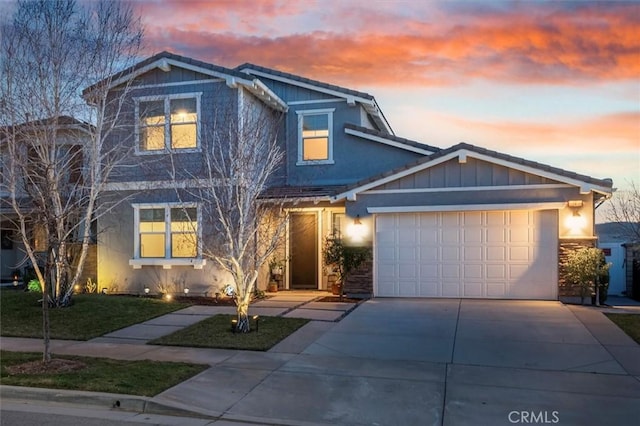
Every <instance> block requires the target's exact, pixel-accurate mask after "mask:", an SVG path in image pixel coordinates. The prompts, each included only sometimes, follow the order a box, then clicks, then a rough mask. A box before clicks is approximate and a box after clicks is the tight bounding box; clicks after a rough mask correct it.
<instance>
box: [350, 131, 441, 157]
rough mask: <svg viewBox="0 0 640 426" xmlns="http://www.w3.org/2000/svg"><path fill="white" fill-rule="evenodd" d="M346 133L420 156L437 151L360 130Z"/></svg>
mask: <svg viewBox="0 0 640 426" xmlns="http://www.w3.org/2000/svg"><path fill="white" fill-rule="evenodd" d="M344 132H345V133H346V134H348V135H352V136H357V137H359V138H362V139H368V140H370V141H374V142H379V143H383V144H385V145H390V146H393V147H395V148H401V149H404V150H406V151H411V152H416V153H418V154H423V155H431V154H434V153H435V151H429V150H426V149H422V148H418V147H414V146H410V145H405V144H403V143H401V142H396V141H394V140H391V139H387V138H383V137H380V136H375V135H370V134H368V133H365V132H361V131H359V130H353V129H348V128H347V129H344Z"/></svg>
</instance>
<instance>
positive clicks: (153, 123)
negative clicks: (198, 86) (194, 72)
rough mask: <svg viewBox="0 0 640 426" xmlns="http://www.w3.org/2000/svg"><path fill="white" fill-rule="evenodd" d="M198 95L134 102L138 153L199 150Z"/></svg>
mask: <svg viewBox="0 0 640 426" xmlns="http://www.w3.org/2000/svg"><path fill="white" fill-rule="evenodd" d="M199 111H200V93H196V94H180V95H171V96H154V97H145V98H137V99H136V115H137V117H138V121H137V123H138V125H137V133H136V135H137V138H138V145H137V146H138V152H141V153H153V152H165V151H168V150H182V149H197V148H198V147H199V141H198V139H199V138H198V135H199V121H198V116H199V115H200V113H199Z"/></svg>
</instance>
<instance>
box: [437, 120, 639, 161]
mask: <svg viewBox="0 0 640 426" xmlns="http://www.w3.org/2000/svg"><path fill="white" fill-rule="evenodd" d="M448 120H449V122H450V123H452V124H453V125H455V126H456V127H458V128H461V129H465V133H467V134H470V135H473V134H475V135H483V136H482V138H483V139H484V140H483V141H482V142H473V141H470V142H471V143H478V144H483V145H486V146H491V145H494V146H495V144H501V145H503V146H510V147H512V148H513V149H517V150H519V151H521V152H523V151H527V152H545V151H547V152H548V151H553V152H556V153H582V154H585V153H588V154H594V153H599V152H603V151H607V152H608V153H616V152H617V153H625V152H626V153H629V152H636V153H640V124H639V123H640V112H637V111H634V112H621V113H615V114H606V115H600V116H595V117H591V118H585V119H581V120H570V121H562V122H558V121H556V122H554V121H552V120H551V119H550V120H549V121H548V122H544V123H541V122H526V121H505V120H502V121H499V122H498V121H495V122H491V121H477V120H469V119H464V118H460V117H449V119H448Z"/></svg>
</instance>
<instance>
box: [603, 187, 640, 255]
mask: <svg viewBox="0 0 640 426" xmlns="http://www.w3.org/2000/svg"><path fill="white" fill-rule="evenodd" d="M606 208H607V212H606V218H607V220H608V221H609V222H616V223H617V224H618V226H619V230H620V231H621V233H623V235H624V236H625V237H626V238H627V240H628V242H633V243H637V242H640V185H638V184H637V183H636V182H633V181H631V182H629V189H626V190H623V191H616V192H615V193H614V194H613V197H612V198H611V200H610V201H609V203H608V206H606Z"/></svg>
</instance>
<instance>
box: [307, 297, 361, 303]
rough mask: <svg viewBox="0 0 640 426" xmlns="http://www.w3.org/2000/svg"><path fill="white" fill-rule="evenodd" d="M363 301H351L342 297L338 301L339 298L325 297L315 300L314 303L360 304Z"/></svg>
mask: <svg viewBox="0 0 640 426" xmlns="http://www.w3.org/2000/svg"><path fill="white" fill-rule="evenodd" d="M363 300H364V299H352V298H349V297H343V298H342V299H340V296H325V297H323V298H322V299H318V300H316V302H328V303H360V302H362V301H363Z"/></svg>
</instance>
